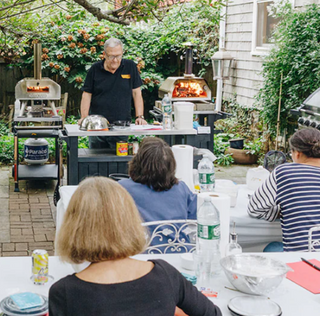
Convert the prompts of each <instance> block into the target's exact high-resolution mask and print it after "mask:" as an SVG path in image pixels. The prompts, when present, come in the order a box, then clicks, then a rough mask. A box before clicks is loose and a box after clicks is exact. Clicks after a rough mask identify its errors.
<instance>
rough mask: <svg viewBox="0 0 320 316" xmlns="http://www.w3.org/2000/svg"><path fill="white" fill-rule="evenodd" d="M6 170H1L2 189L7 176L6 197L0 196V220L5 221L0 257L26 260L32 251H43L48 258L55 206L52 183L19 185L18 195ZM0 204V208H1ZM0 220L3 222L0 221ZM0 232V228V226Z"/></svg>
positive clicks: (0, 238) (0, 240) (51, 244)
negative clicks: (23, 257)
mask: <svg viewBox="0 0 320 316" xmlns="http://www.w3.org/2000/svg"><path fill="white" fill-rule="evenodd" d="M10 172H11V170H10V169H9V168H1V171H0V175H1V176H0V181H1V180H2V179H3V181H2V182H0V184H1V187H5V186H6V185H5V180H4V178H5V177H6V176H7V182H8V183H7V187H8V189H9V190H7V191H8V192H6V193H7V196H6V197H5V192H4V193H3V194H2V195H3V196H1V192H2V191H5V189H3V190H0V203H1V204H2V203H4V204H5V205H6V207H7V212H4V211H3V213H5V214H3V216H2V213H1V206H0V216H1V223H2V220H4V221H5V220H6V219H9V220H7V222H6V227H5V224H4V223H3V225H2V226H3V228H4V231H3V232H2V233H1V234H0V242H1V244H0V245H1V252H0V253H1V256H2V257H8V256H29V255H31V253H32V251H33V250H34V249H38V248H41V249H46V250H47V251H48V253H49V255H53V252H54V237H55V220H54V219H55V206H54V205H53V202H52V199H53V198H52V196H53V190H54V185H55V181H19V188H20V192H14V181H13V179H12V177H11V175H10ZM1 204H0V205H1ZM2 217H3V218H2ZM0 229H1V226H0Z"/></svg>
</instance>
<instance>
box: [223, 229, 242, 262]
mask: <svg viewBox="0 0 320 316" xmlns="http://www.w3.org/2000/svg"><path fill="white" fill-rule="evenodd" d="M237 253H242V248H241V246H240V245H239V244H238V234H237V233H236V232H235V223H233V232H231V233H230V236H229V243H228V244H227V246H226V256H229V255H236V254H237Z"/></svg>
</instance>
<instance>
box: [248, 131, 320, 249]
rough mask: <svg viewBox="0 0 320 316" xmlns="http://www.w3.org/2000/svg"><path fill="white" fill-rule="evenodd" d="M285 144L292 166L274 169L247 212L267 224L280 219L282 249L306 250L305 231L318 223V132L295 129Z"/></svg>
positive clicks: (319, 199) (319, 175)
mask: <svg viewBox="0 0 320 316" xmlns="http://www.w3.org/2000/svg"><path fill="white" fill-rule="evenodd" d="M289 145H290V149H291V154H292V160H293V163H285V164H282V165H280V166H277V167H276V168H275V169H274V171H273V172H272V173H271V174H270V176H269V178H268V179H267V180H266V181H265V182H264V183H263V184H262V185H261V187H260V188H259V189H258V190H256V191H255V192H254V194H253V196H252V198H251V199H250V201H249V205H248V213H249V215H250V216H252V217H255V218H259V219H260V218H261V219H264V220H267V221H270V222H272V221H274V220H276V219H277V218H280V222H281V228H282V239H283V250H284V251H308V231H309V229H310V228H311V227H312V226H314V225H319V224H320V132H319V131H318V130H317V129H314V128H306V129H302V130H299V131H297V132H296V133H295V134H294V135H293V136H292V137H291V138H290V139H289ZM318 237H320V236H318Z"/></svg>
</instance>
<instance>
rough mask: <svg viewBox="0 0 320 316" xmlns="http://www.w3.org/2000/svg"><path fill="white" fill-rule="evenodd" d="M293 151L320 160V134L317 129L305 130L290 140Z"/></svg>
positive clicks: (298, 132)
mask: <svg viewBox="0 0 320 316" xmlns="http://www.w3.org/2000/svg"><path fill="white" fill-rule="evenodd" d="M289 145H290V148H291V150H294V151H299V152H301V153H303V154H305V155H306V156H307V157H310V158H320V132H319V131H318V130H317V129H315V128H304V129H301V130H299V131H297V132H295V133H294V134H293V135H292V136H291V138H290V139H289Z"/></svg>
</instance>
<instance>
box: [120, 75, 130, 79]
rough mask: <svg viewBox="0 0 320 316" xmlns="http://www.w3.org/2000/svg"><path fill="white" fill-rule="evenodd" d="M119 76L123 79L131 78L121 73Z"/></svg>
mask: <svg viewBox="0 0 320 316" xmlns="http://www.w3.org/2000/svg"><path fill="white" fill-rule="evenodd" d="M121 77H122V78H123V79H130V78H131V76H130V75H121Z"/></svg>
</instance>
